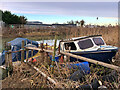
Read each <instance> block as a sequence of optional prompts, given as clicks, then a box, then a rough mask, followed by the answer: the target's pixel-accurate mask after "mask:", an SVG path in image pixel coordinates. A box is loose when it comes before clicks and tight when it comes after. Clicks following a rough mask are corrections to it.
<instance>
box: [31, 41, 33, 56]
mask: <svg viewBox="0 0 120 90" xmlns="http://www.w3.org/2000/svg"><path fill="white" fill-rule="evenodd" d="M31 45H32V41H31ZM32 56H33V49H32V50H31V57H32Z"/></svg>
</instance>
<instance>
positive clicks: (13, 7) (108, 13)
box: [0, 2, 118, 23]
mask: <svg viewBox="0 0 120 90" xmlns="http://www.w3.org/2000/svg"><path fill="white" fill-rule="evenodd" d="M0 9H2V10H4V11H5V10H9V11H11V12H12V13H15V14H17V15H24V16H26V17H27V18H28V20H37V19H38V20H41V21H43V22H45V23H47V22H48V23H53V22H60V23H63V22H65V20H67V19H68V20H70V19H74V20H78V19H79V18H80V19H82V18H83V19H85V18H86V19H87V20H88V19H89V20H88V21H90V20H91V19H92V18H95V17H101V18H107V19H108V18H109V20H110V19H111V20H113V21H114V22H115V21H116V20H117V17H118V3H117V2H16V3H15V2H9V3H8V2H4V3H0ZM51 18H52V20H50V19H51ZM57 18H58V19H57ZM44 19H46V20H44ZM48 19H49V20H48ZM57 20H58V21H57ZM59 20H63V22H62V21H59ZM50 21H51V22H50ZM106 22H107V21H106ZM111 22H112V21H111Z"/></svg>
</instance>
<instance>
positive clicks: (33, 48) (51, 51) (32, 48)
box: [26, 47, 53, 53]
mask: <svg viewBox="0 0 120 90" xmlns="http://www.w3.org/2000/svg"><path fill="white" fill-rule="evenodd" d="M26 49H30V50H38V51H42V50H41V49H40V48H36V47H26ZM43 51H45V52H50V53H53V50H46V49H43Z"/></svg>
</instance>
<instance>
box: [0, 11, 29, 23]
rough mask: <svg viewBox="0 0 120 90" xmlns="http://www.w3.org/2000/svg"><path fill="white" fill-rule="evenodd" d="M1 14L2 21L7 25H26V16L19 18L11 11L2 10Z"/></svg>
mask: <svg viewBox="0 0 120 90" xmlns="http://www.w3.org/2000/svg"><path fill="white" fill-rule="evenodd" d="M0 13H1V14H2V21H3V22H5V24H7V25H9V24H26V23H27V18H26V17H25V16H17V15H15V14H12V13H11V12H10V11H2V10H0Z"/></svg>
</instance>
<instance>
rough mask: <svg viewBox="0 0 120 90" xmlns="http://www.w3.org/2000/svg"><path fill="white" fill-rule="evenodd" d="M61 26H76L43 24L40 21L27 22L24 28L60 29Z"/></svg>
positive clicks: (72, 25)
mask: <svg viewBox="0 0 120 90" xmlns="http://www.w3.org/2000/svg"><path fill="white" fill-rule="evenodd" d="M59 26H67V27H74V26H76V24H43V23H42V22H39V21H29V22H27V23H26V24H25V25H24V27H26V28H40V27H54V28H56V27H59Z"/></svg>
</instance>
